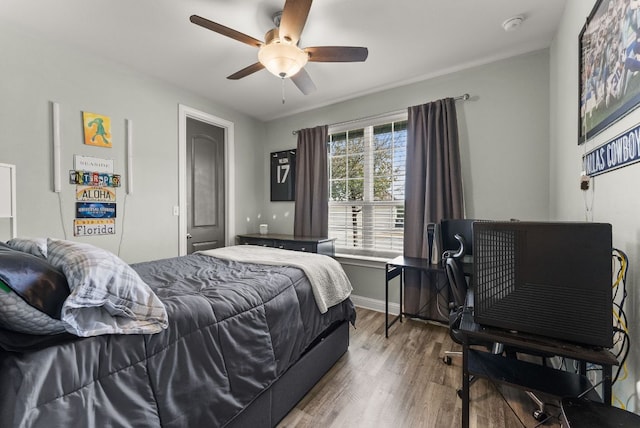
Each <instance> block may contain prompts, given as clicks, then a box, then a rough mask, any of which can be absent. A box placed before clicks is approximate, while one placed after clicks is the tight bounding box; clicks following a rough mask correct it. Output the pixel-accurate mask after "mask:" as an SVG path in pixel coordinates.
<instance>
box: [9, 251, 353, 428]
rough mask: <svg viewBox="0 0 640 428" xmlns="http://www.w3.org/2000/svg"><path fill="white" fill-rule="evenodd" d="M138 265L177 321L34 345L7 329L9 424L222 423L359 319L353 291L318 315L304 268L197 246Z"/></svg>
mask: <svg viewBox="0 0 640 428" xmlns="http://www.w3.org/2000/svg"><path fill="white" fill-rule="evenodd" d="M133 267H134V269H135V270H136V271H137V272H138V273H139V274H140V276H141V277H142V279H143V280H144V281H145V282H147V283H148V284H149V285H150V286H151V287H152V288H153V289H154V291H155V292H156V294H157V295H158V297H160V299H161V300H162V301H163V303H164V304H165V305H166V308H167V312H168V315H169V328H168V329H167V330H164V331H163V332H161V333H158V334H155V335H107V336H97V337H91V338H83V339H77V338H75V337H74V338H71V337H70V336H69V335H61V336H60V337H59V338H57V339H56V338H52V337H48V338H43V339H42V340H40V341H39V339H34V338H33V337H26V336H24V342H23V343H24V346H23V348H22V349H29V351H27V352H14V351H21V346H22V343H21V342H20V341H21V340H22V339H21V337H23V336H22V335H19V334H12V335H11V334H8V335H5V344H6V343H7V342H10V346H3V348H4V349H5V350H11V351H12V352H8V351H2V352H0V391H2V397H1V398H0V425H1V426H2V427H10V426H14V427H23V426H26V427H102V426H123V427H127V426H129V427H159V426H162V427H173V426H182V427H215V426H224V425H225V424H226V423H227V422H229V421H230V420H232V419H233V417H234V416H235V415H237V414H238V413H239V412H240V411H242V409H243V408H245V407H246V406H247V405H248V404H250V403H251V401H252V400H254V399H255V398H256V397H257V396H258V395H259V394H260V392H261V391H263V390H264V389H265V388H266V387H268V386H269V385H270V384H271V383H272V382H274V381H275V380H276V379H278V377H279V376H280V375H281V374H282V373H283V372H284V371H286V369H287V368H288V367H289V366H290V365H291V364H293V363H294V362H295V361H296V360H297V359H298V358H299V357H300V356H301V355H302V354H303V353H304V351H305V350H306V349H307V348H308V347H309V346H310V345H311V344H312V342H313V341H314V339H316V337H317V336H318V335H319V334H321V333H322V332H323V331H324V330H325V329H327V328H328V327H329V326H330V325H332V324H333V323H335V322H338V321H341V320H350V321H352V322H354V321H355V312H354V309H353V304H352V303H351V301H349V300H346V301H344V302H342V303H341V304H338V305H335V306H333V307H331V308H329V311H328V312H327V313H325V314H320V311H319V310H318V307H317V305H316V302H315V300H314V297H313V293H312V291H311V287H310V285H309V282H308V281H307V279H306V277H305V275H304V274H303V272H302V271H301V270H299V269H296V268H291V267H281V266H264V265H256V264H246V263H238V262H233V261H223V260H219V259H215V258H212V257H209V256H205V255H199V254H195V255H191V256H186V257H178V258H173V259H167V260H161V261H153V262H147V263H140V264H137V265H133ZM5 333H6V332H5ZM6 337H9V340H7V339H6ZM56 341H57V342H58V343H55V342H56ZM1 343H2V342H1V341H0V344H1Z"/></svg>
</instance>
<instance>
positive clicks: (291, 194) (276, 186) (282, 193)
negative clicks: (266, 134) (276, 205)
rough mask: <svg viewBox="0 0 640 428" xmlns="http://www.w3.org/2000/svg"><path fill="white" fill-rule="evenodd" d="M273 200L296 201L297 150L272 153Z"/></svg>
mask: <svg viewBox="0 0 640 428" xmlns="http://www.w3.org/2000/svg"><path fill="white" fill-rule="evenodd" d="M270 157H271V201H294V200H295V178H296V151H295V149H292V150H283V151H281V152H273V153H271V156H270Z"/></svg>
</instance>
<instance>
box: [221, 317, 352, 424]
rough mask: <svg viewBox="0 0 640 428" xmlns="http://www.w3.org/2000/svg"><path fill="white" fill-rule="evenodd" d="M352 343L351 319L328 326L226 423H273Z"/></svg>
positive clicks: (300, 397) (293, 404) (290, 407)
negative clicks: (296, 359)
mask: <svg viewBox="0 0 640 428" xmlns="http://www.w3.org/2000/svg"><path fill="white" fill-rule="evenodd" d="M348 347H349V322H348V321H343V322H341V323H339V324H337V325H334V326H332V327H330V328H329V329H327V331H326V332H325V334H324V335H323V336H322V338H321V339H320V340H319V341H317V342H316V344H315V346H313V347H312V348H310V349H309V350H308V351H307V352H306V353H305V354H303V355H302V357H300V359H299V360H298V361H297V362H296V363H294V364H293V365H292V366H291V367H289V369H287V371H286V372H284V373H283V374H282V376H280V377H279V378H278V379H277V380H276V381H275V382H274V383H272V384H271V385H270V386H269V387H268V388H267V389H265V390H264V391H263V392H262V393H261V394H260V395H259V396H258V397H257V398H256V399H255V400H254V401H253V402H252V403H251V404H250V405H249V406H247V407H245V408H244V410H243V411H242V412H240V413H239V414H238V415H237V416H236V417H235V418H233V419H232V420H231V421H230V422H229V423H228V424H227V425H226V427H234V428H236V427H237V428H239V427H247V426H251V427H256V428H258V427H260V428H261V427H274V426H276V424H277V423H278V422H280V421H281V420H282V419H283V418H284V417H285V416H286V415H287V413H289V411H290V410H291V409H293V408H294V407H295V405H296V404H297V403H298V402H299V401H300V400H301V399H302V398H303V397H304V396H305V395H306V394H307V392H309V390H310V389H311V388H312V387H313V386H314V385H315V384H316V383H317V382H318V381H319V380H320V378H322V376H324V374H325V373H327V372H328V371H329V369H330V368H331V367H332V366H333V365H334V364H335V363H336V362H337V361H338V360H339V359H340V357H341V356H342V355H343V354H344V353H345V352H346V351H347V348H348Z"/></svg>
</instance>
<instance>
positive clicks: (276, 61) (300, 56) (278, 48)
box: [258, 41, 309, 79]
mask: <svg viewBox="0 0 640 428" xmlns="http://www.w3.org/2000/svg"><path fill="white" fill-rule="evenodd" d="M258 61H260V63H262V65H264V66H265V68H266V69H267V70H269V71H270V72H271V73H273V74H275V75H276V76H278V77H281V78H283V79H284V78H285V77H291V76H293V75H294V74H296V73H297V72H298V71H300V69H301V68H302V67H304V66H305V65H306V64H307V61H309V55H308V54H307V53H306V52H305V51H303V50H302V49H300V48H299V47H297V46H294V45H291V44H288V43H281V42H279V41H276V42H272V43H269V44H267V45H263V46H262V47H261V48H260V51H259V52H258Z"/></svg>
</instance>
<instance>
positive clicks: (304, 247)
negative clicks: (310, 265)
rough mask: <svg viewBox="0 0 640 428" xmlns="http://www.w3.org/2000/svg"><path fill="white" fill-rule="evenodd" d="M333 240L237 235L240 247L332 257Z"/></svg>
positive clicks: (281, 235)
mask: <svg viewBox="0 0 640 428" xmlns="http://www.w3.org/2000/svg"><path fill="white" fill-rule="evenodd" d="M335 240H336V238H319V237H315V236H293V235H285V234H277V233H269V234H266V235H263V234H260V233H250V234H246V235H238V243H239V244H241V245H243V244H246V245H262V246H263V247H274V248H282V249H284V250H294V251H306V252H308V253H318V254H324V255H327V256H332V257H333V256H334V255H335Z"/></svg>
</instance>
